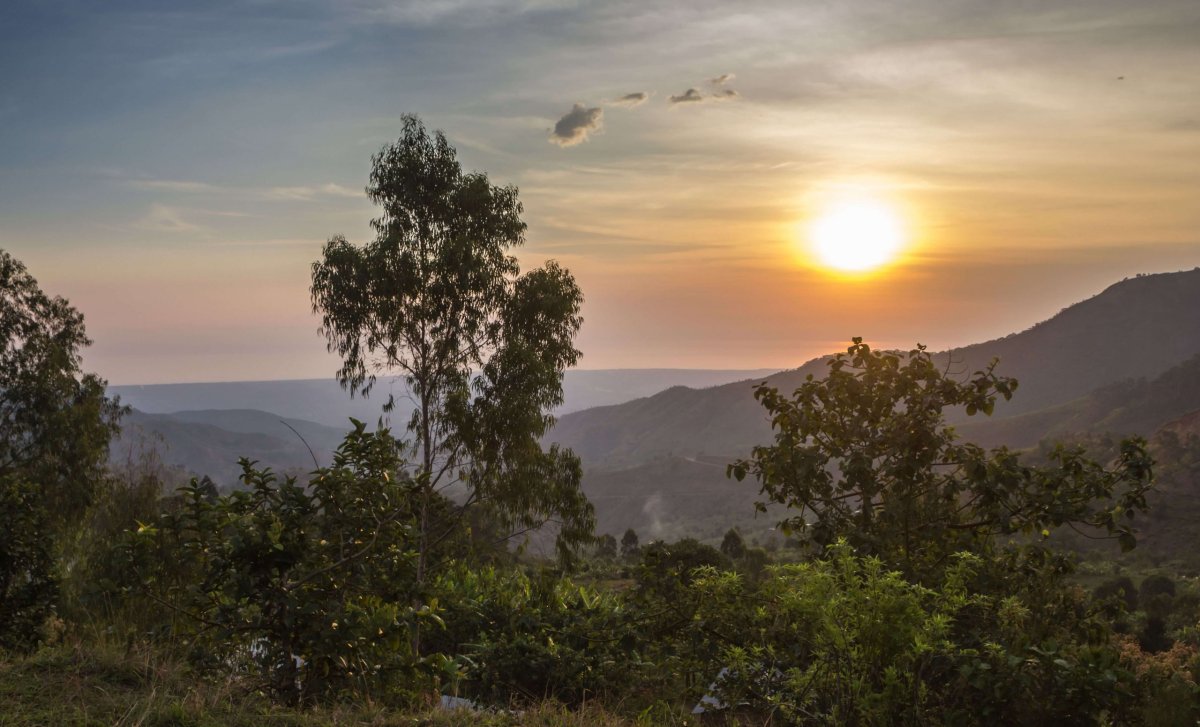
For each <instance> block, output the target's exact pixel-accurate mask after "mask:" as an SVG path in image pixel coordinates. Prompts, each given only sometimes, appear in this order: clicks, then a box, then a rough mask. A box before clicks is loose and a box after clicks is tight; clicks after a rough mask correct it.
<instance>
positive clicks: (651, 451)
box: [549, 268, 1200, 470]
mask: <svg viewBox="0 0 1200 727" xmlns="http://www.w3.org/2000/svg"><path fill="white" fill-rule="evenodd" d="M847 333H850V334H853V333H854V332H853V331H848V332H847ZM1197 354H1200V268H1197V269H1195V270H1191V271H1187V272H1179V273H1163V274H1159V275H1145V276H1139V277H1137V278H1131V279H1127V280H1123V281H1121V282H1120V283H1117V284H1115V285H1113V286H1111V287H1109V288H1108V289H1106V290H1105V291H1104V292H1102V293H1100V294H1099V295H1096V296H1095V297H1093V298H1091V299H1089V300H1086V301H1084V302H1082V303H1078V304H1076V305H1073V306H1071V307H1069V308H1067V309H1065V310H1063V311H1061V312H1060V313H1058V314H1057V315H1055V316H1054V317H1053V318H1051V319H1049V320H1047V321H1045V322H1043V323H1039V324H1037V325H1035V326H1033V327H1032V328H1030V329H1028V330H1026V331H1023V332H1021V333H1016V334H1013V335H1010V336H1006V337H1004V338H1001V339H996V340H993V341H988V342H986V343H980V344H975V345H971V346H967V347H964V348H960V349H955V350H953V351H950V352H943V353H941V354H939V355H938V358H939V360H940V361H941V362H943V363H945V364H947V365H949V366H950V367H951V369H952V370H958V371H963V372H970V371H973V370H976V369H979V368H982V367H984V366H986V365H987V364H988V363H989V362H990V361H991V360H992V359H993V358H999V359H1000V364H999V367H998V369H997V370H998V372H999V373H1001V374H1003V375H1007V376H1014V377H1016V378H1017V379H1018V380H1019V381H1020V388H1019V389H1018V391H1017V393H1016V396H1015V397H1014V398H1013V400H1012V401H1011V402H1007V403H1005V404H1003V405H1000V406H998V407H997V410H996V415H995V420H996V421H1000V420H1002V419H1005V418H1008V417H1013V416H1017V415H1022V414H1028V413H1030V412H1036V411H1038V410H1043V414H1042V415H1040V416H1045V417H1046V418H1047V424H1046V426H1047V429H1048V428H1050V425H1051V424H1052V423H1053V422H1055V421H1058V419H1057V416H1058V415H1056V414H1049V415H1047V414H1045V413H1044V410H1046V409H1047V408H1048V407H1053V406H1057V405H1062V404H1066V403H1067V402H1070V401H1072V400H1075V399H1078V398H1080V397H1083V396H1086V395H1089V394H1090V393H1091V392H1093V391H1094V390H1096V389H1099V388H1101V387H1105V386H1110V385H1113V384H1117V383H1118V382H1122V381H1127V380H1133V381H1137V380H1139V379H1140V380H1150V379H1153V378H1155V377H1157V376H1159V375H1161V374H1163V373H1164V372H1165V371H1167V370H1168V369H1170V368H1171V367H1173V366H1176V365H1178V364H1180V362H1182V361H1184V360H1186V359H1189V358H1191V357H1193V356H1196V355H1197ZM825 370H826V366H825V363H824V361H823V360H820V359H818V360H814V361H810V362H809V363H807V364H805V365H804V366H802V367H801V368H799V369H796V370H794V371H785V372H780V373H777V374H773V375H771V376H769V377H767V378H766V381H767V382H768V383H770V384H771V385H773V386H776V387H778V388H779V389H780V390H784V391H790V390H791V389H793V388H795V387H796V385H797V384H798V383H799V382H801V381H803V379H804V377H805V376H806V375H807V374H810V373H811V374H813V375H814V376H817V377H820V376H823V375H824V373H825ZM760 380H762V379H747V380H744V381H740V382H736V383H732V384H725V385H722V386H715V387H711V388H707V389H689V388H684V387H676V388H672V389H668V390H666V391H663V392H661V393H658V394H655V395H654V396H651V397H647V398H644V399H638V400H635V401H630V402H627V403H624V404H619V405H615V406H607V407H600V408H596V409H590V410H587V411H582V412H575V413H571V414H567V415H565V416H563V417H562V418H561V419H560V421H559V423H558V425H557V426H556V427H555V429H554V431H553V432H552V433H551V435H550V437H549V438H550V439H553V440H554V441H557V442H560V443H562V444H563V445H566V446H569V447H571V448H573V449H574V450H575V451H576V452H578V453H580V454H581V455H582V456H583V458H584V463H585V466H586V467H588V468H589V469H591V470H602V469H618V468H628V467H634V466H637V465H639V464H642V463H645V462H649V461H651V460H653V459H655V458H658V457H664V456H681V455H683V456H693V455H695V454H698V453H702V454H709V455H714V454H720V455H726V456H733V455H739V454H742V453H745V452H746V451H747V450H748V449H749V447H751V446H752V445H754V444H757V443H762V442H766V441H769V440H770V436H771V434H770V427H769V425H768V423H767V421H766V418H765V417H764V416H763V413H762V409H761V407H760V406H759V405H758V403H757V402H755V401H754V399H753V396H752V390H751V387H752V385H753V384H754V383H756V382H757V381H760ZM1136 385H1137V384H1135V386H1136ZM1030 416H1031V417H1036V416H1039V415H1033V414H1031V415H1030ZM1162 421H1163V419H1159V420H1158V423H1161V422H1162ZM981 426H982V425H981ZM1143 426H1144V424H1143ZM1036 428H1037V427H1036V426H1035V427H1033V429H1036ZM1022 431H1024V430H1023V429H1022Z"/></svg>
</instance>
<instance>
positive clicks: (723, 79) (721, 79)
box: [708, 73, 735, 86]
mask: <svg viewBox="0 0 1200 727" xmlns="http://www.w3.org/2000/svg"><path fill="white" fill-rule="evenodd" d="M734 78H735V76H734V75H733V74H732V73H722V74H721V75H719V76H716V77H714V78H710V79H708V82H709V83H711V84H712V85H714V86H724V85H725V84H726V83H729V82H730V81H732V80H733V79H734Z"/></svg>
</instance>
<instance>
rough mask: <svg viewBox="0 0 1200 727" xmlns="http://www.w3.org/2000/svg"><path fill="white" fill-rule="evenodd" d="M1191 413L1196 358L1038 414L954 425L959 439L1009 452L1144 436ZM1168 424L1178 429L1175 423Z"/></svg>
mask: <svg viewBox="0 0 1200 727" xmlns="http://www.w3.org/2000/svg"><path fill="white" fill-rule="evenodd" d="M1197 409H1200V356H1193V357H1192V358H1189V359H1187V360H1186V361H1184V362H1183V363H1180V364H1178V365H1176V366H1173V367H1171V368H1170V369H1167V370H1166V371H1165V372H1163V373H1162V374H1160V375H1159V376H1157V377H1155V378H1153V379H1151V380H1149V381H1147V380H1145V379H1137V380H1126V381H1119V382H1117V383H1114V384H1109V385H1107V386H1103V387H1101V388H1099V389H1096V390H1095V391H1093V392H1091V393H1090V394H1088V395H1087V396H1083V397H1080V398H1078V399H1075V400H1073V401H1069V402H1067V403H1065V404H1059V405H1057V406H1053V407H1047V408H1045V409H1041V410H1038V411H1033V412H1029V413H1026V414H1020V415H1017V416H1013V417H1007V418H998V419H985V418H975V419H972V420H970V421H968V422H966V423H963V424H960V425H959V426H958V430H959V434H960V435H961V436H962V438H963V439H966V440H969V441H972V442H976V443H978V444H981V445H984V446H987V447H996V446H1000V445H1005V446H1008V447H1013V448H1024V447H1032V446H1034V445H1036V444H1037V443H1038V442H1040V441H1042V440H1044V439H1050V440H1057V439H1070V438H1074V437H1076V436H1078V435H1081V434H1095V433H1109V434H1113V435H1120V436H1125V435H1132V434H1136V435H1139V436H1143V437H1150V436H1152V435H1153V434H1154V433H1155V432H1156V431H1157V430H1158V429H1159V428H1160V427H1164V426H1166V425H1167V424H1168V423H1169V422H1172V421H1173V420H1177V419H1180V417H1184V415H1186V414H1189V413H1190V412H1193V411H1195V410H1197ZM1181 421H1188V420H1186V419H1184V420H1181ZM1173 426H1176V427H1178V426H1183V425H1182V424H1179V423H1178V422H1176V423H1175V424H1174V425H1173Z"/></svg>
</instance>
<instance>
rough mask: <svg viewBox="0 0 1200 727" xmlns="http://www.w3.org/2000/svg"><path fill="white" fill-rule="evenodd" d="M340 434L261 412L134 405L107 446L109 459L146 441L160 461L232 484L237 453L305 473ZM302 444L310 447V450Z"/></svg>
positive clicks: (326, 457)
mask: <svg viewBox="0 0 1200 727" xmlns="http://www.w3.org/2000/svg"><path fill="white" fill-rule="evenodd" d="M284 422H286V424H285V423H284ZM289 425H290V426H291V427H292V428H294V429H295V430H296V431H295V432H293V431H292V430H291V429H289V428H288V426H289ZM296 432H299V433H300V436H297V434H296ZM343 434H344V430H341V429H336V428H334V427H326V426H323V425H320V424H315V423H313V422H306V421H302V420H297V419H282V418H281V417H278V416H276V415H274V414H270V413H267V412H263V411H254V410H233V411H191V412H177V413H175V414H147V413H145V412H142V411H138V410H136V409H135V410H133V411H132V412H130V414H129V416H127V417H126V418H125V419H124V420H123V423H122V432H121V436H120V437H119V438H118V439H117V440H115V441H114V442H113V444H112V447H111V448H110V449H111V451H112V452H113V455H114V457H117V458H120V457H121V456H123V455H124V453H125V452H127V451H128V450H129V449H130V448H131V447H137V446H138V445H139V444H140V443H146V444H149V445H152V446H154V447H155V448H157V450H158V452H159V456H160V458H161V459H162V461H163V462H164V463H165V464H166V465H168V466H170V467H176V468H180V469H182V470H184V471H186V472H187V473H189V474H191V475H208V476H209V477H211V478H212V479H213V480H214V481H215V482H217V483H218V484H220V485H226V486H228V485H233V484H234V483H236V482H237V478H238V475H239V474H240V473H241V468H240V467H238V464H237V462H238V459H239V458H240V457H246V458H248V459H251V460H255V461H257V462H258V463H259V466H261V467H270V468H271V469H273V470H275V471H276V472H280V473H289V474H302V473H305V472H309V471H311V470H312V469H313V457H314V456H315V457H316V458H317V461H318V462H319V463H320V464H322V465H328V464H329V463H330V461H331V459H332V455H333V450H334V449H335V448H336V446H337V444H338V442H340V441H341V439H342V436H343ZM301 436H302V437H303V439H304V441H301V438H300V437H301ZM305 442H307V444H308V446H307V447H306V446H305ZM308 447H311V448H312V453H311V454H310V453H309V450H308Z"/></svg>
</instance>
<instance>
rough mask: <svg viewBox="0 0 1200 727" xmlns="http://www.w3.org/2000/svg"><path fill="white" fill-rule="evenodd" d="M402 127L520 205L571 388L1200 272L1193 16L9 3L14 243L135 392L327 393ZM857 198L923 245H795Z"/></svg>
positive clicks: (1059, 8) (3, 23)
mask: <svg viewBox="0 0 1200 727" xmlns="http://www.w3.org/2000/svg"><path fill="white" fill-rule="evenodd" d="M405 113H415V114H418V115H419V116H420V117H421V118H422V119H423V120H424V122H425V123H426V124H427V125H428V126H429V127H431V128H436V129H441V130H443V131H444V132H445V133H446V135H447V137H448V138H449V139H450V141H451V142H452V143H453V144H454V145H455V147H456V148H457V149H458V154H459V158H460V160H461V162H462V163H463V166H464V167H465V168H466V169H475V170H481V171H486V172H487V173H488V175H489V177H490V178H491V179H492V180H493V181H494V182H496V183H499V184H514V185H516V186H517V187H518V188H519V189H520V197H521V200H522V202H523V204H524V209H525V216H524V219H525V221H526V222H527V223H528V225H529V229H528V234H527V242H526V244H525V246H524V247H523V248H522V249H521V250H520V251H519V257H520V259H521V262H522V264H523V265H524V266H526V267H532V266H536V265H540V264H542V262H544V261H545V260H547V259H550V258H553V259H556V260H558V261H559V262H560V263H562V264H563V265H564V266H566V267H568V268H569V269H570V270H571V271H572V273H573V274H574V275H575V276H576V278H577V280H578V281H579V284H580V286H581V288H582V289H583V291H584V295H585V299H586V300H585V304H584V311H583V315H584V319H585V322H584V325H583V329H582V331H581V333H580V336H579V338H578V341H577V345H578V347H579V348H580V349H581V350H582V351H583V358H582V361H581V367H582V368H589V369H598V368H633V367H686V368H759V367H779V368H786V367H794V366H797V365H799V364H801V363H803V362H804V361H806V360H808V359H810V358H812V357H814V356H817V355H820V354H823V353H827V352H830V351H833V350H837V349H840V348H842V347H843V346H844V345H845V342H846V341H848V339H849V338H851V337H852V336H863V337H865V338H866V339H867V340H868V341H870V342H872V343H875V344H876V345H884V346H903V347H909V346H911V345H912V344H914V343H916V342H921V343H925V344H927V345H929V346H931V347H932V348H934V349H942V348H947V347H952V346H957V345H965V344H968V343H972V342H976V341H981V340H986V339H990V338H994V337H998V336H1002V335H1005V334H1008V333H1011V332H1015V331H1019V330H1023V329H1024V328H1027V327H1029V326H1030V325H1032V324H1034V323H1036V322H1037V321H1039V320H1043V319H1045V318H1048V317H1050V316H1051V315H1053V314H1054V313H1056V312H1058V311H1059V310H1060V309H1061V308H1063V307H1065V306H1067V305H1069V304H1071V303H1074V302H1077V301H1079V300H1082V299H1084V298H1087V297H1090V296H1091V295H1093V294H1095V293H1098V292H1099V291H1100V290H1102V289H1103V288H1105V287H1107V286H1108V285H1110V284H1112V283H1114V282H1116V281H1118V280H1120V279H1122V278H1124V277H1131V276H1133V275H1135V274H1138V273H1152V272H1164V271H1171V270H1179V269H1190V268H1193V267H1196V266H1198V265H1200V203H1197V200H1198V198H1200V194H1198V192H1200V3H1197V2H1196V1H1195V0H1147V1H1145V2H1130V1H1129V0H1122V1H1120V2H1116V1H1110V0H1076V1H1064V2H1005V1H1003V0H963V1H961V2H953V1H949V0H942V1H938V2H935V1H933V0H905V1H904V2H896V1H895V0H841V1H838V2H833V1H829V2H811V1H806V0H787V1H781V2H774V1H771V0H763V1H761V2H755V1H753V0H744V1H742V2H715V1H712V0H629V1H626V0H610V1H607V2H585V1H583V0H413V1H409V0H286V1H285V0H226V1H218V2H194V3H188V2H181V1H174V2H170V3H164V2H161V1H160V0H146V1H144V2H139V1H131V0H112V1H111V2H104V3H95V2H86V1H85V0H74V1H72V0H43V1H40V2H23V1H22V0H15V1H14V0H8V1H7V2H5V3H3V4H2V5H0V248H3V249H5V250H7V251H9V252H10V253H11V254H13V255H14V256H16V257H17V258H18V259H21V260H22V261H24V262H25V263H26V265H27V266H28V268H29V269H30V271H31V272H32V273H33V275H34V276H35V277H37V278H38V280H39V282H40V283H41V285H42V287H43V289H45V290H47V291H48V292H51V293H54V294H59V295H63V296H65V297H66V298H68V299H69V300H70V301H71V303H72V304H73V305H75V307H77V308H78V309H79V310H81V311H82V312H83V313H84V315H85V317H86V320H87V324H88V331H89V334H90V335H91V337H92V338H93V339H94V341H95V343H94V345H93V346H92V347H91V348H90V349H89V350H88V351H87V353H86V355H85V363H86V365H87V367H88V368H89V370H93V371H96V372H97V373H99V374H100V375H102V376H104V377H106V378H107V379H109V381H110V382H112V383H114V384H135V383H163V382H184V381H219V380H258V379H282V378H321V377H328V376H332V375H333V373H334V371H335V370H336V369H337V367H338V362H337V361H336V360H335V359H334V358H333V357H332V356H331V355H329V354H328V353H326V352H325V349H324V341H323V339H322V338H321V337H320V336H319V335H318V333H317V330H316V329H317V319H316V318H315V317H314V316H313V314H312V313H311V309H310V302H309V292H308V287H309V283H310V266H311V265H312V263H313V262H314V261H316V260H317V259H318V258H319V257H320V254H321V247H322V245H323V244H324V242H325V241H326V240H327V239H328V238H329V237H331V236H333V235H335V234H344V235H345V236H346V237H347V238H349V239H350V240H351V241H354V242H357V243H364V242H367V241H369V240H370V239H371V234H372V233H371V230H370V228H369V225H368V223H369V220H370V219H371V218H372V217H373V216H374V215H375V208H374V207H373V206H372V205H371V204H370V202H369V201H368V200H367V199H366V196H365V194H364V193H363V188H364V186H365V184H366V181H367V175H368V173H369V171H370V158H371V155H372V154H373V153H374V152H376V151H377V150H378V149H379V148H380V147H381V146H383V145H384V144H386V143H388V142H389V141H393V140H395V138H396V137H397V136H398V135H399V133H400V117H401V115H402V114H405ZM846 195H851V196H854V195H857V196H863V195H865V196H867V197H869V198H870V199H873V200H876V201H878V202H880V203H882V204H884V205H886V207H887V208H888V209H889V210H892V211H893V212H894V213H895V215H896V218H897V219H898V220H899V224H900V225H901V226H902V228H903V231H904V237H905V239H906V242H905V244H904V245H903V247H902V250H901V252H900V254H899V255H898V257H897V258H896V259H894V260H893V261H892V262H891V263H889V264H887V265H885V266H883V267H881V268H879V269H877V270H874V271H872V272H870V273H866V274H853V275H850V274H845V273H839V272H837V271H834V270H831V269H829V268H827V267H825V266H823V265H822V264H821V263H820V262H819V260H817V259H816V258H815V256H814V254H813V252H812V250H811V247H810V245H809V244H808V241H807V231H808V230H810V229H811V225H812V224H813V223H814V221H815V220H818V219H820V218H821V216H822V215H823V214H825V212H826V211H827V209H828V208H829V206H830V204H832V202H831V201H832V200H837V199H839V198H841V197H844V196H846Z"/></svg>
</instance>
